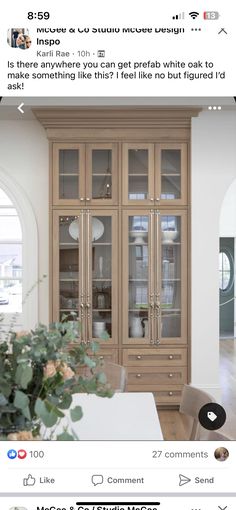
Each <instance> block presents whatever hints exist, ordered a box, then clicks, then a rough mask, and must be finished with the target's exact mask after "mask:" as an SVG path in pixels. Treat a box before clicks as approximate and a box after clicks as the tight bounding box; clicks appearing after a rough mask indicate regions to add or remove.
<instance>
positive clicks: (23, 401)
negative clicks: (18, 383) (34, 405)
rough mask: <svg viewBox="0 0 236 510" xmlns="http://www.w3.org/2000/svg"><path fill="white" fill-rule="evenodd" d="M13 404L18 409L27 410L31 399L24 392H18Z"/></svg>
mask: <svg viewBox="0 0 236 510" xmlns="http://www.w3.org/2000/svg"><path fill="white" fill-rule="evenodd" d="M13 404H14V406H15V407H17V409H25V408H26V407H27V406H28V405H29V398H28V397H27V395H26V394H25V393H23V391H19V390H16V392H15V398H14V402H13Z"/></svg>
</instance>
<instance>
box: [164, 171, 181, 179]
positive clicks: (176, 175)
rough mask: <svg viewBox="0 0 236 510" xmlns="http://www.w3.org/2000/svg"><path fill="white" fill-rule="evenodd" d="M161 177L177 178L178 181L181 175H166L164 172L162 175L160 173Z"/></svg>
mask: <svg viewBox="0 0 236 510" xmlns="http://www.w3.org/2000/svg"><path fill="white" fill-rule="evenodd" d="M161 176H162V177H178V179H179V178H180V177H181V174H176V173H174V174H168V173H166V172H164V173H163V172H162V173H161Z"/></svg>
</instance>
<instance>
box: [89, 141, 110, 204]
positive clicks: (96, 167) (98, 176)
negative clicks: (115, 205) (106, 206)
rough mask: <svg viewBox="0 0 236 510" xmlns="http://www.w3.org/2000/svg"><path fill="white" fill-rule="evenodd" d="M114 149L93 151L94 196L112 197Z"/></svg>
mask: <svg viewBox="0 0 236 510" xmlns="http://www.w3.org/2000/svg"><path fill="white" fill-rule="evenodd" d="M111 173H112V150H111V149H94V150H93V151H92V197H93V198H104V199H106V198H112V176H111Z"/></svg>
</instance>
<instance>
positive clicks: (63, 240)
mask: <svg viewBox="0 0 236 510" xmlns="http://www.w3.org/2000/svg"><path fill="white" fill-rule="evenodd" d="M59 247H60V251H59V268H60V283H61V290H62V294H61V292H60V298H61V297H62V299H61V301H62V302H63V298H64V297H66V298H67V299H68V298H69V299H70V298H74V299H75V296H74V290H75V286H74V285H75V283H76V282H78V279H79V218H78V217H77V216H60V219H59ZM66 282H71V286H69V285H65V283H66ZM72 283H73V284H74V285H72ZM69 289H70V293H71V295H70V296H69V295H68V291H69ZM65 290H66V296H65V295H64V293H65ZM64 308H66V306H65V307H64ZM70 308H74V306H71V307H70Z"/></svg>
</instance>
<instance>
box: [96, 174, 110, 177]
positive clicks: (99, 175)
mask: <svg viewBox="0 0 236 510" xmlns="http://www.w3.org/2000/svg"><path fill="white" fill-rule="evenodd" d="M92 176H93V177H112V175H111V173H102V174H100V173H99V174H92Z"/></svg>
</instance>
